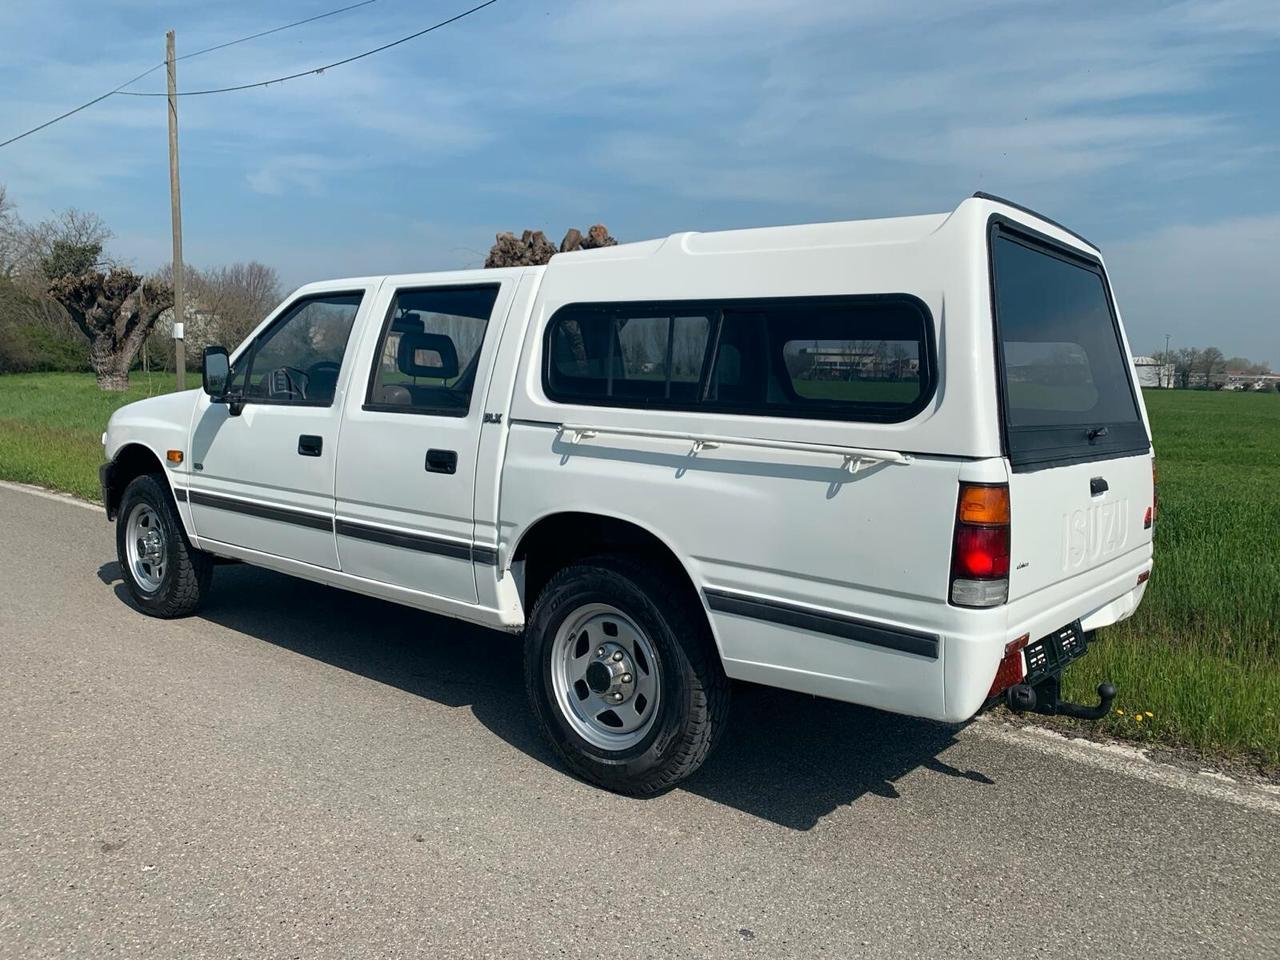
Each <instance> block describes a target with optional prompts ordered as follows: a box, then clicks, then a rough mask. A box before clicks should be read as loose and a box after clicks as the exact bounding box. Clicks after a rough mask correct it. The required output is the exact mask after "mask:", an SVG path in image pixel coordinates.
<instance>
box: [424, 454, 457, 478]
mask: <svg viewBox="0 0 1280 960" xmlns="http://www.w3.org/2000/svg"><path fill="white" fill-rule="evenodd" d="M427 470H429V471H430V472H431V473H457V472H458V452H457V451H456V450H428V451H427Z"/></svg>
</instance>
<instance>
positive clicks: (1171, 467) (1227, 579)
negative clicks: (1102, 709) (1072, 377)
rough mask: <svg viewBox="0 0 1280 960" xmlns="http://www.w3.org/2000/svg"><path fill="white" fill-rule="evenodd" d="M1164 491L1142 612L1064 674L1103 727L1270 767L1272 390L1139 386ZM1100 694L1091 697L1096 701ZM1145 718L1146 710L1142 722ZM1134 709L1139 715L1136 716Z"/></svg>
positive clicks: (1276, 722) (1273, 762) (1276, 575)
mask: <svg viewBox="0 0 1280 960" xmlns="http://www.w3.org/2000/svg"><path fill="white" fill-rule="evenodd" d="M1145 398H1146V403H1147V410H1148V412H1149V414H1150V416H1151V429H1152V432H1153V433H1154V435H1155V446H1156V464H1157V469H1158V471H1159V483H1160V490H1159V495H1160V513H1159V517H1158V519H1157V521H1156V561H1155V571H1154V572H1153V573H1152V575H1151V584H1150V587H1149V588H1148V590H1147V594H1146V597H1145V599H1144V600H1143V603H1142V606H1141V607H1140V608H1139V609H1138V612H1137V613H1136V614H1135V615H1134V616H1133V618H1132V619H1130V620H1128V621H1126V622H1125V623H1123V624H1120V625H1118V626H1116V627H1113V628H1111V629H1110V630H1107V631H1103V632H1102V633H1101V634H1100V636H1099V641H1098V642H1097V643H1096V644H1095V645H1094V647H1093V648H1092V649H1091V650H1090V652H1089V655H1088V656H1087V657H1085V658H1084V660H1082V661H1081V662H1080V663H1079V664H1077V665H1076V666H1074V667H1072V668H1071V669H1070V670H1068V671H1067V675H1066V676H1067V688H1068V692H1069V693H1070V694H1071V695H1072V696H1074V697H1076V698H1079V699H1086V698H1089V697H1091V696H1092V695H1093V690H1094V688H1095V687H1096V686H1097V684H1098V682H1099V681H1100V680H1102V679H1104V678H1110V679H1112V680H1114V681H1115V682H1116V684H1117V686H1118V687H1119V688H1120V695H1119V697H1118V698H1117V701H1116V706H1117V707H1118V708H1119V709H1121V710H1123V711H1124V713H1123V714H1118V713H1117V714H1114V715H1113V716H1112V717H1111V719H1110V720H1108V721H1106V722H1105V727H1104V729H1107V730H1108V731H1109V732H1113V733H1120V734H1124V735H1125V736H1127V737H1133V738H1140V739H1147V740H1158V741H1164V742H1172V743H1177V744H1183V745H1187V746H1191V747H1195V748H1198V749H1200V750H1203V751H1206V752H1214V753H1228V754H1233V755H1238V756H1241V757H1243V758H1250V759H1254V760H1257V761H1258V762H1260V763H1261V764H1263V765H1265V766H1267V767H1269V768H1271V769H1272V770H1275V769H1276V768H1280V636H1278V635H1277V634H1278V632H1280V562H1278V560H1277V547H1280V492H1278V491H1277V482H1278V481H1280V395H1277V394H1275V393H1265V394H1259V393H1209V392H1201V391H1184V390H1168V391H1166V390H1148V391H1146V393H1145ZM1093 699H1095V700H1096V697H1093ZM1148 711H1150V713H1151V714H1152V716H1147V715H1146V714H1147V712H1148ZM1139 713H1141V715H1142V718H1141V719H1140V720H1139V719H1137V715H1138V714H1139Z"/></svg>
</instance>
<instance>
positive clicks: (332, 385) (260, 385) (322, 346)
mask: <svg viewBox="0 0 1280 960" xmlns="http://www.w3.org/2000/svg"><path fill="white" fill-rule="evenodd" d="M363 296H364V295H363V294H361V293H336V294H322V295H320V296H316V297H307V298H306V299H304V300H299V301H298V302H297V303H295V304H294V305H293V306H291V307H290V308H289V309H288V310H287V311H286V312H285V313H284V314H282V315H281V317H280V318H279V319H278V320H276V321H275V323H273V324H272V325H271V326H270V327H268V328H267V330H266V331H264V332H263V334H262V335H261V336H260V337H259V338H258V339H257V341H255V342H254V343H253V345H251V346H250V347H249V350H248V352H247V353H246V354H245V359H244V361H243V363H242V364H241V369H240V370H238V371H236V373H235V379H234V383H235V386H236V387H237V388H238V390H239V392H240V393H241V394H242V395H243V397H244V398H245V400H247V401H249V402H253V401H255V400H256V401H259V402H261V401H267V402H271V403H305V404H311V405H328V404H330V403H332V402H333V394H334V390H335V389H336V388H337V385H338V372H339V371H340V370H341V369H342V357H343V354H344V353H346V350H347V340H348V339H349V338H350V336H351V324H352V323H353V322H354V320H355V318H356V313H357V311H358V310H359V309H360V301H361V300H362V299H363Z"/></svg>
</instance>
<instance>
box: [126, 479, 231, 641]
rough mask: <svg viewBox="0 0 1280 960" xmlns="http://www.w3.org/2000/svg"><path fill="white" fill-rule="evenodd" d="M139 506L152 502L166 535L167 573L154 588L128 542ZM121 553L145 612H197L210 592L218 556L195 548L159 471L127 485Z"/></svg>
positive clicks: (169, 614)
mask: <svg viewBox="0 0 1280 960" xmlns="http://www.w3.org/2000/svg"><path fill="white" fill-rule="evenodd" d="M139 505H146V506H149V507H150V508H151V509H152V511H154V515H155V517H156V518H157V519H158V522H159V524H160V528H161V531H162V533H163V535H164V552H163V556H164V561H165V563H164V572H163V574H162V575H161V576H160V577H159V584H158V586H156V587H155V588H153V589H148V587H147V585H145V584H143V583H141V582H140V581H139V579H138V577H137V575H136V574H135V572H134V570H133V568H132V565H131V564H130V561H129V551H128V546H127V543H126V539H127V536H128V527H129V518H130V517H131V516H132V515H133V512H134V510H135V509H137V508H138V507H139ZM116 557H117V559H118V560H119V561H120V572H121V575H122V576H123V578H124V584H125V587H126V588H127V589H128V591H129V596H130V597H132V598H133V602H134V603H135V604H137V606H138V607H139V609H141V610H142V612H143V613H146V614H148V615H150V616H153V617H161V618H163V619H166V620H167V619H172V618H174V617H185V616H187V615H188V614H190V613H194V612H195V611H196V609H197V608H198V607H199V606H200V604H201V603H203V602H204V599H205V597H206V596H207V595H208V593H209V583H210V581H211V580H212V578H213V557H212V556H210V555H209V554H207V553H204V552H203V551H200V550H197V549H195V548H194V547H193V546H191V541H189V540H188V539H187V534H186V531H184V530H183V529H182V521H181V519H179V517H178V508H177V505H176V504H175V503H174V502H173V495H172V493H170V491H169V485H168V484H167V483H165V481H164V478H163V477H159V476H156V475H154V474H147V475H145V476H141V477H136V478H135V479H134V480H133V481H132V482H130V484H129V486H127V487H125V491H124V495H123V496H122V497H121V498H120V512H119V514H118V515H117V517H116Z"/></svg>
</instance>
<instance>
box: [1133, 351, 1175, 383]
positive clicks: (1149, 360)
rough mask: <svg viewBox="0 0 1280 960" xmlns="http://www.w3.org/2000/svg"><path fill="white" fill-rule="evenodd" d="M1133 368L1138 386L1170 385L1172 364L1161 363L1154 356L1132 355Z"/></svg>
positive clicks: (1171, 381)
mask: <svg viewBox="0 0 1280 960" xmlns="http://www.w3.org/2000/svg"><path fill="white" fill-rule="evenodd" d="M1133 369H1134V372H1135V373H1137V375H1138V386H1140V387H1172V386H1173V373H1174V371H1173V364H1171V363H1166V364H1161V363H1160V361H1159V360H1157V359H1156V358H1155V357H1134V358H1133Z"/></svg>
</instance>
